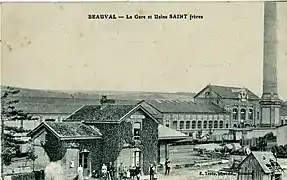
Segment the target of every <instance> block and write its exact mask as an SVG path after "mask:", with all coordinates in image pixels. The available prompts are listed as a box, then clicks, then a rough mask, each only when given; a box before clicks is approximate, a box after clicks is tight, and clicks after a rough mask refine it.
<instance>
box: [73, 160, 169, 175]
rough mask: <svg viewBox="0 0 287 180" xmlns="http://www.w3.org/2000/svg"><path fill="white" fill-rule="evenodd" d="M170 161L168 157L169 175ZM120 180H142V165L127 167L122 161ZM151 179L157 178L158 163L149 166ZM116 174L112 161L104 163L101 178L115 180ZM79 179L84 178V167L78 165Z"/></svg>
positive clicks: (167, 168)
mask: <svg viewBox="0 0 287 180" xmlns="http://www.w3.org/2000/svg"><path fill="white" fill-rule="evenodd" d="M170 168H171V166H170V161H169V159H166V161H165V175H169V173H170ZM118 173H119V180H140V176H141V174H142V170H141V167H140V166H139V164H137V165H136V166H135V167H131V166H130V167H129V168H128V167H127V166H124V165H123V163H120V166H119V169H118ZM149 173H150V180H157V164H156V163H154V164H151V165H150V168H149ZM115 174H116V169H115V168H114V165H113V163H112V162H110V163H109V165H108V166H106V165H105V164H103V165H102V168H101V172H100V178H101V180H114V179H115ZM78 180H83V168H82V167H81V166H80V167H78Z"/></svg>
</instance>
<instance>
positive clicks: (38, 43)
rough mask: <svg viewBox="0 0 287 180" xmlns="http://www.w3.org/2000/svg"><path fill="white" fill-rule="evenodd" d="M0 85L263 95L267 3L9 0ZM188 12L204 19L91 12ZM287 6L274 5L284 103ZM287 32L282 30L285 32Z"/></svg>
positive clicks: (4, 9) (286, 94) (4, 15)
mask: <svg viewBox="0 0 287 180" xmlns="http://www.w3.org/2000/svg"><path fill="white" fill-rule="evenodd" d="M1 11H2V19H1V21H2V61H1V81H2V82H1V84H4V85H13V86H18V87H24V88H36V89H55V90H119V91H123V90H124V91H156V92H199V91H200V90H201V89H202V88H203V87H204V86H206V85H207V84H216V85H226V86H238V87H246V88H249V89H250V90H251V91H253V92H254V93H256V94H257V95H259V96H261V93H262V78H263V3H262V2H232V3H231V2H230V3H224V2H201V3H199V2H189V3H175V2H174V3H119V2H118V3H116V2H114V3H112V2H109V3H104V2H101V3H38V4H32V3H25V4H17V3H6V4H5V3H4V4H3V5H2V10H1ZM91 13H94V14H108V13H112V14H116V15H131V16H134V15H135V14H139V15H154V14H170V13H192V14H195V15H201V16H203V17H204V18H203V19H201V20H179V19H178V20H171V19H168V20H154V19H152V20H135V19H132V20H88V18H87V17H88V14H91ZM286 19H287V3H278V31H277V32H278V61H277V62H278V90H279V95H280V97H281V98H282V99H284V100H287V81H286V79H287V73H286V71H284V70H285V69H286V67H287V48H286V47H287V34H286V32H287V20H286ZM284 32H285V33H284Z"/></svg>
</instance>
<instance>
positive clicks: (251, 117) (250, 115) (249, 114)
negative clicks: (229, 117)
mask: <svg viewBox="0 0 287 180" xmlns="http://www.w3.org/2000/svg"><path fill="white" fill-rule="evenodd" d="M248 119H249V120H253V109H249V112H248Z"/></svg>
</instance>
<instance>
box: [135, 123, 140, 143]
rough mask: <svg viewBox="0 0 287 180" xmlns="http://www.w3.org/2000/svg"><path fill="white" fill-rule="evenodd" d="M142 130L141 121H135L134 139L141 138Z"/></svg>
mask: <svg viewBox="0 0 287 180" xmlns="http://www.w3.org/2000/svg"><path fill="white" fill-rule="evenodd" d="M140 130H141V123H140V122H135V123H134V140H139V139H140Z"/></svg>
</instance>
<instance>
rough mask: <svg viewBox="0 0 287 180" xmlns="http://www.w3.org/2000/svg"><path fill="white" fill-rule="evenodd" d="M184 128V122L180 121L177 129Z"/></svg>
mask: <svg viewBox="0 0 287 180" xmlns="http://www.w3.org/2000/svg"><path fill="white" fill-rule="evenodd" d="M183 128H184V121H180V122H179V129H183Z"/></svg>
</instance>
